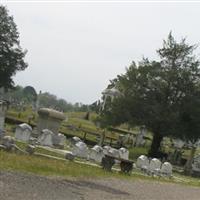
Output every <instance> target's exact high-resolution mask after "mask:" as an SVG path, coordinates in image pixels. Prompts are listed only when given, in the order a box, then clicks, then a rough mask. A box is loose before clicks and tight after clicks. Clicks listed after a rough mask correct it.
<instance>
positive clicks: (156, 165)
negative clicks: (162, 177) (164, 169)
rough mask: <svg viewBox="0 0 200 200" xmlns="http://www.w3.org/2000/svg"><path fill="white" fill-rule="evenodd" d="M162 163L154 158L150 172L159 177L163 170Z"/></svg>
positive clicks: (150, 165)
mask: <svg viewBox="0 0 200 200" xmlns="http://www.w3.org/2000/svg"><path fill="white" fill-rule="evenodd" d="M161 164H162V163H161V161H160V160H158V159H157V158H153V159H152V160H151V161H150V164H149V168H148V172H149V173H150V174H156V175H158V174H159V173H160V169H161Z"/></svg>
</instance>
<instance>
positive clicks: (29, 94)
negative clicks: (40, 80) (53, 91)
mask: <svg viewBox="0 0 200 200" xmlns="http://www.w3.org/2000/svg"><path fill="white" fill-rule="evenodd" d="M23 94H24V97H25V98H26V99H27V101H28V102H36V101H37V92H36V91H35V89H34V87H32V86H26V87H25V88H24V89H23Z"/></svg>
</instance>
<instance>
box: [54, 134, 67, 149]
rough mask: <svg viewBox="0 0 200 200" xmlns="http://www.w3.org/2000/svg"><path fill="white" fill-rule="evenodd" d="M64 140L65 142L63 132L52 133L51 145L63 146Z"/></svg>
mask: <svg viewBox="0 0 200 200" xmlns="http://www.w3.org/2000/svg"><path fill="white" fill-rule="evenodd" d="M65 142H66V137H65V136H64V135H63V134H61V133H58V134H54V135H53V145H54V146H58V147H60V148H64V145H65Z"/></svg>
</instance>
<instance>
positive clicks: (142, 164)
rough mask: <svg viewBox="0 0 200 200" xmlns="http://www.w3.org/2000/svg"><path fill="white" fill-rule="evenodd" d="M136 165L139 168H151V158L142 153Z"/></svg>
mask: <svg viewBox="0 0 200 200" xmlns="http://www.w3.org/2000/svg"><path fill="white" fill-rule="evenodd" d="M136 166H137V167H138V168H141V169H142V168H144V169H148V168H149V159H148V158H147V156H145V155H141V156H139V157H138V159H137V162H136Z"/></svg>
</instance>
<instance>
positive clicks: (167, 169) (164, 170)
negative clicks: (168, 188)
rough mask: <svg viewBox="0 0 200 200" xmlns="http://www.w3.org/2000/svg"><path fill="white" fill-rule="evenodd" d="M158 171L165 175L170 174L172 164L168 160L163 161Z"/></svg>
mask: <svg viewBox="0 0 200 200" xmlns="http://www.w3.org/2000/svg"><path fill="white" fill-rule="evenodd" d="M160 172H161V174H162V175H165V176H169V177H170V176H172V165H171V163H169V162H164V163H163V164H162V166H161V169H160Z"/></svg>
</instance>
